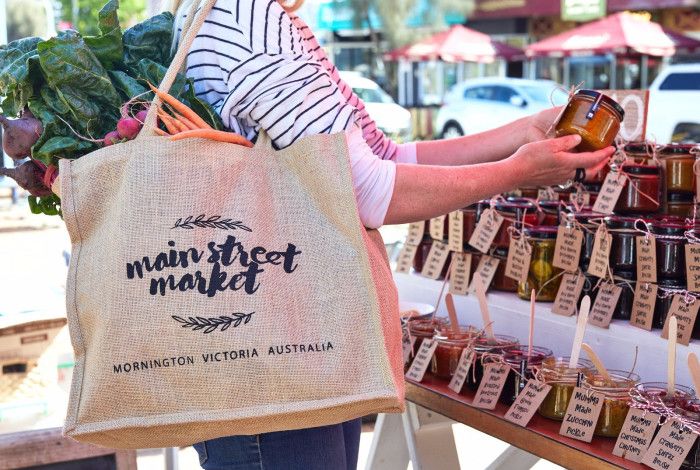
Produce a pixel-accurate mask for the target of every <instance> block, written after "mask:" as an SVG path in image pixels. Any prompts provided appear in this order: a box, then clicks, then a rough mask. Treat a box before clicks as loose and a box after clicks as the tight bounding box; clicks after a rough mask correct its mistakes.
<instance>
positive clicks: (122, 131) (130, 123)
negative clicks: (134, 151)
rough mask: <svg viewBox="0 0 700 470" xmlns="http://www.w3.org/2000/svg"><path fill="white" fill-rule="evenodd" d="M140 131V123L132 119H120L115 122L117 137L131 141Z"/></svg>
mask: <svg viewBox="0 0 700 470" xmlns="http://www.w3.org/2000/svg"><path fill="white" fill-rule="evenodd" d="M140 130H141V123H140V122H139V121H138V120H136V119H134V118H132V117H125V118H121V119H120V120H119V122H117V132H118V133H119V136H120V137H122V138H124V139H129V140H131V139H133V138H134V137H136V136H137V135H139V131H140Z"/></svg>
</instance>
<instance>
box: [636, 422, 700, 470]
mask: <svg viewBox="0 0 700 470" xmlns="http://www.w3.org/2000/svg"><path fill="white" fill-rule="evenodd" d="M697 438H698V435H697V434H695V433H694V432H690V431H688V430H687V429H683V424H681V423H680V422H679V421H676V420H675V419H672V420H669V421H667V422H666V424H664V425H663V426H661V429H659V432H658V433H657V434H656V437H655V438H654V440H653V441H652V443H651V446H650V447H649V450H647V451H646V452H645V453H644V456H643V457H642V463H643V464H644V465H646V466H648V467H651V468H655V469H657V470H678V469H679V468H681V465H682V464H683V460H685V457H686V456H687V455H688V452H690V448H691V447H692V446H693V444H694V443H695V440H696V439H697Z"/></svg>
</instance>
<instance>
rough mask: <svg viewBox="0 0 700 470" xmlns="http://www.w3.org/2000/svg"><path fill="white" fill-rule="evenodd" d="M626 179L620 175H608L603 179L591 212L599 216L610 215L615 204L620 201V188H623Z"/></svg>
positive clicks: (611, 173) (612, 173)
mask: <svg viewBox="0 0 700 470" xmlns="http://www.w3.org/2000/svg"><path fill="white" fill-rule="evenodd" d="M626 179H627V177H626V176H625V175H623V174H621V173H614V172H612V171H611V172H610V173H608V176H606V177H605V181H604V182H603V186H602V187H601V188H600V192H599V193H598V197H597V198H596V200H595V203H594V204H593V209H592V210H593V212H598V213H599V214H612V213H613V210H615V204H617V200H618V199H620V193H621V192H622V188H624V187H625V183H626Z"/></svg>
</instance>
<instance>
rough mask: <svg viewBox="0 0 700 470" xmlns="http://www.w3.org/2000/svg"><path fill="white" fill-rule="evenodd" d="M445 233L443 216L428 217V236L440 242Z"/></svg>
mask: <svg viewBox="0 0 700 470" xmlns="http://www.w3.org/2000/svg"><path fill="white" fill-rule="evenodd" d="M444 235H445V216H444V215H441V216H440V217H434V218H432V219H430V238H432V239H433V240H437V241H439V242H441V241H442V240H443V236H444Z"/></svg>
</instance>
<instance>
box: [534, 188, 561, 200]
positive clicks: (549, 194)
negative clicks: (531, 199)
mask: <svg viewBox="0 0 700 470" xmlns="http://www.w3.org/2000/svg"><path fill="white" fill-rule="evenodd" d="M537 200H538V201H558V200H559V195H558V194H557V192H556V191H555V190H554V188H552V187H551V186H548V187H546V188H541V189H538V190H537Z"/></svg>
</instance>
